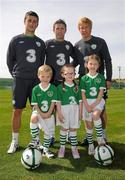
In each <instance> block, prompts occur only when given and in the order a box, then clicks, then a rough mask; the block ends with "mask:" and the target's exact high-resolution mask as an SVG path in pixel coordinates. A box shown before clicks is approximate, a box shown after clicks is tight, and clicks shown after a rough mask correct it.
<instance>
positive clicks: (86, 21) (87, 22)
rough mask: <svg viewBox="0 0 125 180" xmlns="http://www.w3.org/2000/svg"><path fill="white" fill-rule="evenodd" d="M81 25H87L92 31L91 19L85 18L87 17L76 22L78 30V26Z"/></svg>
mask: <svg viewBox="0 0 125 180" xmlns="http://www.w3.org/2000/svg"><path fill="white" fill-rule="evenodd" d="M83 24H88V25H89V26H90V28H91V29H92V21H91V19H89V18H87V17H81V18H80V19H79V21H78V29H79V28H80V26H82V25H83Z"/></svg>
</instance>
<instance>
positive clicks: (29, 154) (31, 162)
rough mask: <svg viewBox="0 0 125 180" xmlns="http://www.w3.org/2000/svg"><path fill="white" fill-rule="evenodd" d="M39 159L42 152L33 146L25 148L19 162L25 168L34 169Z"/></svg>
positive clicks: (38, 163)
mask: <svg viewBox="0 0 125 180" xmlns="http://www.w3.org/2000/svg"><path fill="white" fill-rule="evenodd" d="M41 161H42V154H41V152H40V151H39V150H38V149H35V148H26V149H25V150H24V152H23V154H22V157H21V163H22V165H23V166H24V167H25V168H26V169H36V168H37V167H38V166H39V165H40V163H41Z"/></svg>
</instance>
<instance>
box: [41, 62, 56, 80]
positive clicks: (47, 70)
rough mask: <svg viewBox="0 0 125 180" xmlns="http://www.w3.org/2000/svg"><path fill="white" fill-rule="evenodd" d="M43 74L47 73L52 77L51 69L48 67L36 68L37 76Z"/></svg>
mask: <svg viewBox="0 0 125 180" xmlns="http://www.w3.org/2000/svg"><path fill="white" fill-rule="evenodd" d="M43 72H45V73H48V74H49V75H50V76H51V77H52V76H53V71H52V68H51V67H50V66H49V65H46V64H44V65H42V66H40V67H39V68H38V76H39V75H41V74H42V73H43Z"/></svg>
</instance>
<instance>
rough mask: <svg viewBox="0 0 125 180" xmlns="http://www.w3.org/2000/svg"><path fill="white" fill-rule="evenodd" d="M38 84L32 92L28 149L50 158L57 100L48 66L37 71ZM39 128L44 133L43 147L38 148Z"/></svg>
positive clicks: (51, 155) (43, 66)
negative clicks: (30, 148) (31, 148)
mask: <svg viewBox="0 0 125 180" xmlns="http://www.w3.org/2000/svg"><path fill="white" fill-rule="evenodd" d="M38 78H39V80H40V84H38V85H37V86H35V87H34V88H33V91H32V100H31V105H33V112H32V115H31V120H30V130H31V136H32V141H31V142H30V144H29V145H28V146H29V147H36V148H41V147H42V149H43V155H45V156H46V157H48V158H52V157H53V156H54V154H52V153H51V152H50V151H49V145H50V138H51V131H54V130H55V120H54V115H53V111H54V107H55V102H56V100H57V90H56V87H55V86H54V85H52V84H50V80H51V78H52V69H51V67H50V66H48V65H42V66H40V67H39V69H38ZM39 128H40V129H43V131H44V141H43V146H41V147H40V140H39Z"/></svg>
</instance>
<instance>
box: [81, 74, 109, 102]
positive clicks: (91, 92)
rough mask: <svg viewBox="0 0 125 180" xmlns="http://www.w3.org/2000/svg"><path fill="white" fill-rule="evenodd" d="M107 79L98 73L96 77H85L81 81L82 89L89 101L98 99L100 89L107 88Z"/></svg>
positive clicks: (88, 75) (87, 75)
mask: <svg viewBox="0 0 125 180" xmlns="http://www.w3.org/2000/svg"><path fill="white" fill-rule="evenodd" d="M105 85H106V82H105V78H104V76H103V75H102V74H99V73H97V74H96V75H95V76H91V75H90V74H86V75H84V76H83V77H82V78H81V80H80V88H81V90H82V91H85V95H86V98H87V99H96V98H97V96H98V93H99V90H100V89H105V88H106V86H105Z"/></svg>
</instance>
